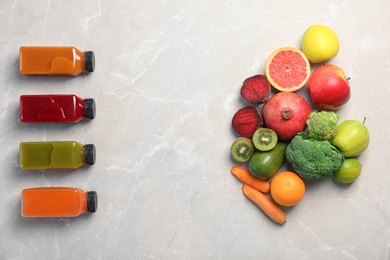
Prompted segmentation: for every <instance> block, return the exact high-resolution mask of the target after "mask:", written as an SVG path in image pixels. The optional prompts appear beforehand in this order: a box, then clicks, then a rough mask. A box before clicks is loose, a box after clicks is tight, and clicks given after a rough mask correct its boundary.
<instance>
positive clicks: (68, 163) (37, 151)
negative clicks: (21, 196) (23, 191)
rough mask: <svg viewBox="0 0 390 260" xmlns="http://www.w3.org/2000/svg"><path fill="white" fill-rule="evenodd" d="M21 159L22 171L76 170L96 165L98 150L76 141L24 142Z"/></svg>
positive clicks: (21, 144)
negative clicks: (84, 166)
mask: <svg viewBox="0 0 390 260" xmlns="http://www.w3.org/2000/svg"><path fill="white" fill-rule="evenodd" d="M19 157H20V169H22V170H46V169H76V168H79V167H81V166H83V165H93V164H95V160H96V150H95V146H94V145H93V144H86V145H83V144H80V143H78V142H75V141H54V142H22V143H20V147H19Z"/></svg>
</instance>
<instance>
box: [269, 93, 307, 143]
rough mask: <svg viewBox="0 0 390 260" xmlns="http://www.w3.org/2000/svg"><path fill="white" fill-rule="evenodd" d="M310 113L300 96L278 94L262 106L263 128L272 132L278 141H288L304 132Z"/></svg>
mask: <svg viewBox="0 0 390 260" xmlns="http://www.w3.org/2000/svg"><path fill="white" fill-rule="evenodd" d="M311 111H312V108H311V107H310V105H309V104H308V103H307V102H306V100H305V99H304V98H303V97H302V96H300V95H298V94H296V93H289V92H279V93H277V94H276V95H274V96H272V97H271V98H270V99H269V100H268V101H267V102H266V103H265V104H264V106H263V111H262V112H263V119H264V123H265V126H266V127H268V128H271V129H272V130H274V131H275V132H276V134H277V135H278V138H279V139H280V140H283V141H289V140H291V139H292V138H293V137H294V136H295V135H296V134H297V133H298V132H301V131H303V130H305V127H306V119H307V117H308V116H309V114H310V113H311Z"/></svg>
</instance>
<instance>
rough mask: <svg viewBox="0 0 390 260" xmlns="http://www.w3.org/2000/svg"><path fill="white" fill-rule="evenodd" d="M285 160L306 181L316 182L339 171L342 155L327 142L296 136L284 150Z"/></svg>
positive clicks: (304, 135)
mask: <svg viewBox="0 0 390 260" xmlns="http://www.w3.org/2000/svg"><path fill="white" fill-rule="evenodd" d="M286 159H287V161H288V162H290V163H291V165H292V167H293V169H294V171H295V172H296V173H297V174H298V175H299V176H301V177H302V178H303V179H306V180H316V179H319V178H321V177H324V176H326V175H328V174H332V173H334V172H336V171H337V170H339V169H340V167H341V164H342V163H343V161H344V155H343V154H342V153H341V151H340V150H339V149H337V148H336V147H334V146H333V145H332V144H331V143H330V142H329V141H326V140H317V139H314V138H310V137H308V136H307V134H304V133H299V134H297V135H296V136H295V137H294V138H293V139H292V140H291V142H290V143H289V144H288V146H287V149H286Z"/></svg>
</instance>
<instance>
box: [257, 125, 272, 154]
mask: <svg viewBox="0 0 390 260" xmlns="http://www.w3.org/2000/svg"><path fill="white" fill-rule="evenodd" d="M252 141H253V145H254V146H255V147H256V148H257V149H258V150H259V151H269V150H271V149H272V148H274V147H275V145H276V144H277V143H278V135H277V134H276V133H275V131H274V130H272V129H269V128H265V127H260V128H258V129H257V130H256V131H255V132H254V133H253V136H252Z"/></svg>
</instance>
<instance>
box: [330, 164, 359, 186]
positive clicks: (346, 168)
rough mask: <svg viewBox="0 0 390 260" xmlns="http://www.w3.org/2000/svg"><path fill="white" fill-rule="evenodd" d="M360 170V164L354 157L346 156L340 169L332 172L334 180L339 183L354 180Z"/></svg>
mask: <svg viewBox="0 0 390 260" xmlns="http://www.w3.org/2000/svg"><path fill="white" fill-rule="evenodd" d="M361 171H362V165H361V163H360V162H359V160H358V159H356V158H346V159H345V160H344V162H343V164H342V165H341V167H340V169H339V170H338V171H337V172H335V173H333V177H334V178H335V180H336V181H338V182H341V183H351V182H354V181H355V180H356V179H357V178H358V177H359V175H360V172H361Z"/></svg>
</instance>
